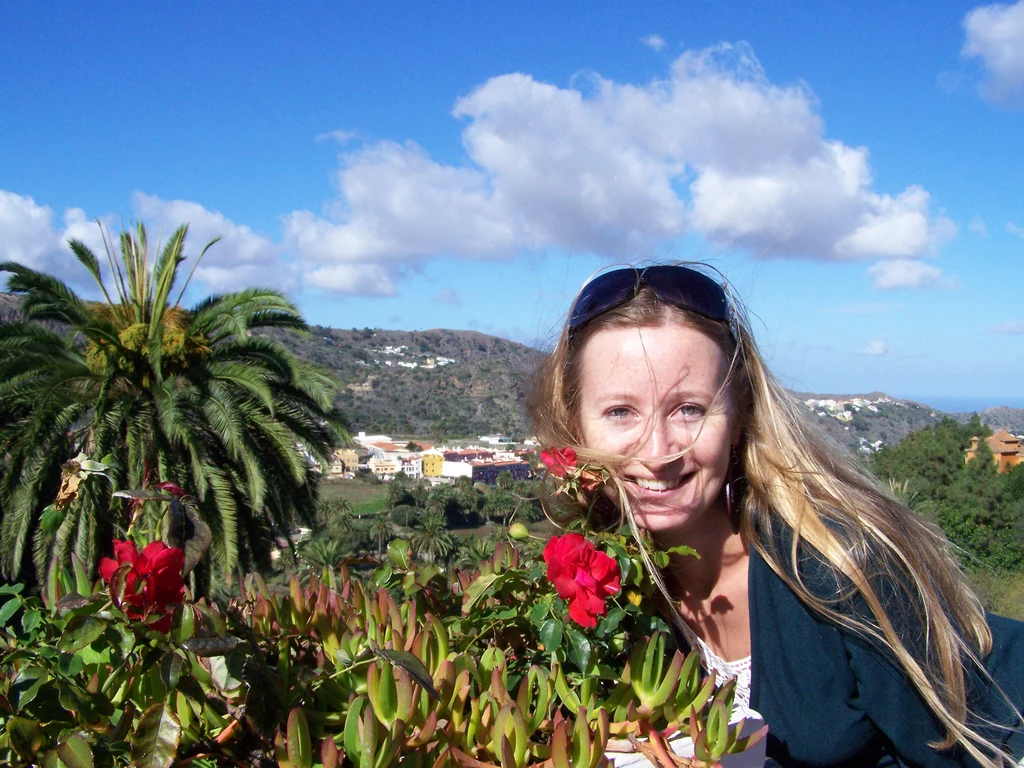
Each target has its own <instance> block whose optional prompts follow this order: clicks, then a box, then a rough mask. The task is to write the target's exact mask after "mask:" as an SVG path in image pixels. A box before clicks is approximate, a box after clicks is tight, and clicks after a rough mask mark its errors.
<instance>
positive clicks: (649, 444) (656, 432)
mask: <svg viewBox="0 0 1024 768" xmlns="http://www.w3.org/2000/svg"><path fill="white" fill-rule="evenodd" d="M675 442H678V440H677V438H676V436H674V435H673V434H672V433H671V430H670V429H669V425H668V423H667V422H666V420H665V419H664V418H662V417H655V418H654V419H652V420H651V423H650V425H649V426H648V428H647V436H646V440H644V443H643V445H642V446H641V450H640V455H641V456H642V457H643V458H648V459H659V458H661V457H662V456H668V455H669V454H672V453H677V452H678V451H680V450H681V449H682V446H679V445H675V444H674V443H675Z"/></svg>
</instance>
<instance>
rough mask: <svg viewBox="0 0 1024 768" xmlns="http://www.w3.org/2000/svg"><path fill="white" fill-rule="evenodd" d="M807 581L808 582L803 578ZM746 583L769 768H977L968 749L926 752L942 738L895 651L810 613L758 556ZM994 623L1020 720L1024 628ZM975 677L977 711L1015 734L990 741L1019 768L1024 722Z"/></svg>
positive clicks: (996, 669)
mask: <svg viewBox="0 0 1024 768" xmlns="http://www.w3.org/2000/svg"><path fill="white" fill-rule="evenodd" d="M802 562H803V561H802ZM801 568H802V566H801ZM801 575H802V576H805V577H806V576H807V575H806V574H804V573H803V571H802V570H801ZM811 578H814V576H813V574H812V576H811ZM748 579H749V590H750V634H751V657H752V658H751V667H752V678H751V698H750V706H751V708H752V709H754V710H756V711H758V712H760V713H761V715H762V716H763V717H764V719H765V722H767V723H768V726H769V735H768V740H769V741H768V757H769V764H772V763H771V760H775V761H777V763H778V764H781V765H784V766H791V765H792V766H802V765H849V766H855V765H856V766H861V765H878V766H880V765H921V766H935V767H936V768H946V767H947V766H963V765H972V764H974V762H973V761H972V760H971V759H970V758H969V757H968V756H967V755H966V754H965V753H964V752H963V750H962V749H960V748H954V749H951V750H946V751H943V752H938V751H936V750H935V749H933V748H931V747H929V746H928V743H929V742H933V741H940V740H941V739H942V730H941V728H940V727H939V725H938V723H937V721H936V720H935V718H934V717H933V716H932V714H931V713H930V711H929V709H928V708H927V706H926V705H925V704H924V702H923V700H922V699H921V698H920V697H919V695H918V694H917V692H916V691H915V690H914V687H913V685H912V684H911V683H910V681H909V680H908V679H907V678H906V676H905V675H904V674H903V672H902V671H901V669H900V668H899V666H898V664H897V663H896V660H895V657H893V656H892V655H891V653H890V652H888V651H886V650H885V649H882V648H880V647H879V646H878V645H877V643H874V642H871V641H869V640H866V639H864V638H860V637H858V636H856V635H854V634H853V633H851V632H850V631H847V630H841V629H839V628H838V627H837V626H836V625H835V624H832V623H830V622H828V621H827V620H825V619H824V618H822V617H821V616H820V615H818V614H817V613H816V612H814V611H813V609H811V608H809V607H807V606H805V605H804V604H803V603H802V602H801V601H800V600H799V599H798V598H797V596H796V594H794V592H793V591H792V590H791V589H790V588H789V587H788V586H787V584H786V583H785V582H784V581H783V580H782V579H781V578H780V577H779V576H778V575H777V574H776V573H775V572H774V571H773V570H772V569H771V567H770V566H769V565H768V564H767V563H766V562H765V561H764V559H763V558H762V557H761V556H760V555H759V554H758V553H757V552H756V551H755V550H754V548H751V552H750V567H749V575H748ZM805 583H807V582H806V581H805ZM815 592H817V590H815ZM988 618H989V625H990V626H991V628H992V634H993V639H994V648H993V650H992V653H991V654H990V655H989V656H988V658H987V659H985V666H986V668H987V669H988V671H989V673H990V674H991V675H992V678H993V679H994V680H995V681H996V682H997V683H998V684H999V686H1000V687H1001V688H1002V690H1003V692H1004V693H1005V694H1006V696H1008V697H1009V698H1010V700H1011V701H1012V702H1014V707H1015V709H1016V711H1017V713H1020V712H1021V711H1022V710H1024V624H1022V623H1020V622H1016V621H1012V620H1010V619H1006V618H1003V617H1000V616H992V615H990V616H989V617H988ZM968 677H969V679H968V683H969V686H970V690H971V710H972V712H974V713H975V714H976V715H978V716H980V717H983V718H986V719H988V720H994V721H995V722H998V723H1004V724H1008V725H1010V729H997V730H989V731H986V734H987V735H988V736H989V737H991V738H993V739H994V741H996V742H997V743H1001V744H1005V745H1006V746H1007V747H1008V748H1009V750H1010V751H1011V752H1012V754H1013V755H1014V756H1015V759H1017V760H1020V758H1021V756H1022V755H1024V730H1022V729H1021V727H1020V720H1019V714H1016V713H1014V712H1012V711H1011V709H1010V705H1008V704H1007V703H1006V702H1005V700H1004V699H1002V698H1001V697H1000V696H999V695H998V694H997V693H996V691H995V689H994V688H993V686H991V685H989V684H986V683H985V682H983V680H982V679H981V676H980V674H978V673H977V671H975V672H974V673H973V674H969V675H968Z"/></svg>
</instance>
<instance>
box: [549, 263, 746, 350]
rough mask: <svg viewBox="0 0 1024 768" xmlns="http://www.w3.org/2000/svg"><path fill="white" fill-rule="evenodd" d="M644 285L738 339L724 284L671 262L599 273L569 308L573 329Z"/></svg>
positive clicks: (668, 302)
mask: <svg viewBox="0 0 1024 768" xmlns="http://www.w3.org/2000/svg"><path fill="white" fill-rule="evenodd" d="M644 286H647V287H648V288H650V289H651V290H652V291H653V292H654V295H655V296H657V297H658V298H659V299H660V300H661V301H663V302H665V303H666V304H671V305H672V306H674V307H678V308H679V309H685V310H687V311H689V312H696V313H697V314H698V315H703V316H704V317H706V318H708V319H709V320H719V321H721V322H724V323H726V324H727V325H728V326H729V333H730V335H732V337H733V341H735V340H736V332H735V331H734V329H733V327H732V317H731V315H730V312H729V301H728V299H726V296H725V291H724V290H723V289H722V286H721V285H719V284H718V283H716V282H715V281H714V280H713V279H711V278H710V277H708V276H707V275H705V274H704V273H702V272H698V271H697V270H695V269H690V268H689V267H677V266H671V265H667V264H662V265H657V266H653V267H639V268H638V267H626V268H625V269H616V270H614V271H612V272H605V273H604V274H602V275H598V276H597V277H595V278H594V279H593V280H591V281H590V282H589V283H587V284H586V285H585V286H583V290H581V291H580V293H579V296H577V297H576V301H575V302H573V305H572V310H571V311H570V312H569V333H570V334H571V333H572V332H573V331H575V330H576V329H578V328H580V327H581V326H584V325H586V324H587V323H589V322H590V321H591V320H593V319H594V318H595V317H598V316H600V315H603V314H604V313H605V312H608V311H609V310H612V309H615V308H616V307H619V306H621V305H623V304H625V303H626V302H627V301H629V300H630V299H632V298H633V297H634V296H636V295H637V293H638V292H639V291H640V289H641V288H642V287H644Z"/></svg>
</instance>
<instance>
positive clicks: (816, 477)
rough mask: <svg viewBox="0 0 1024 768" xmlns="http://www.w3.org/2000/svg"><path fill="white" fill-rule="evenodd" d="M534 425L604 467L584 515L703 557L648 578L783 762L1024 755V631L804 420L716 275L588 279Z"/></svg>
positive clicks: (547, 373)
mask: <svg viewBox="0 0 1024 768" xmlns="http://www.w3.org/2000/svg"><path fill="white" fill-rule="evenodd" d="M531 410H532V415H533V418H534V422H535V426H536V429H537V433H538V436H539V437H540V438H541V439H542V440H543V441H544V443H545V444H547V445H552V446H560V447H562V450H563V451H570V450H572V451H575V453H576V454H578V456H579V459H580V461H581V462H586V463H587V464H588V465H591V466H594V465H599V466H603V467H604V468H605V469H606V470H607V473H608V475H609V482H608V483H607V484H605V485H604V488H603V490H602V491H599V492H595V493H589V494H588V493H586V491H585V489H584V490H583V491H581V493H580V494H579V497H578V499H579V501H580V502H581V503H580V507H581V509H580V512H581V514H585V515H587V516H588V517H589V519H591V520H594V519H600V520H605V521H608V520H609V515H607V514H604V513H603V512H602V510H607V509H608V508H609V507H612V508H614V510H616V511H617V513H618V515H619V519H618V524H623V523H624V524H628V525H629V527H630V528H631V529H632V530H633V532H634V534H635V535H636V537H637V540H638V541H639V542H640V545H641V548H643V547H644V546H645V544H644V542H645V541H646V540H648V539H650V540H652V541H653V543H654V546H656V547H658V548H660V549H663V550H671V549H672V548H673V547H676V546H678V545H687V546H689V547H692V548H694V549H695V550H696V551H697V552H698V553H699V554H700V559H698V560H696V561H694V560H685V561H684V560H682V559H681V558H676V557H675V556H672V558H671V559H669V561H668V562H669V565H668V566H667V567H666V568H662V569H659V568H655V567H654V566H653V560H652V558H651V557H649V556H648V557H647V558H646V562H647V566H648V568H649V570H650V571H651V575H652V577H653V578H654V580H655V582H656V583H657V584H658V586H659V588H660V589H661V591H662V593H663V596H664V597H665V606H666V607H665V610H666V613H667V614H668V618H669V619H671V620H672V621H673V622H674V624H675V625H676V627H677V628H678V630H679V636H680V640H681V641H682V642H683V643H685V644H688V645H691V646H693V647H696V648H698V649H699V650H700V652H701V655H702V658H703V660H704V663H705V666H706V667H708V668H709V669H714V670H716V671H718V672H720V673H725V674H727V675H735V676H736V677H737V679H738V686H737V700H738V701H739V702H740V703H741V704H742V705H743V706H744V707H747V708H749V709H751V710H754V711H755V712H758V713H760V714H761V715H762V716H763V717H764V719H765V721H766V722H767V724H768V726H769V729H770V730H769V737H768V744H767V755H768V758H769V761H770V762H772V761H774V762H776V763H779V764H784V765H785V764H800V765H806V764H810V765H836V764H856V765H866V764H870V765H880V764H886V765H891V764H897V765H906V764H915V765H931V766H946V765H972V764H977V763H981V764H983V765H988V766H996V765H1002V764H1005V762H1006V761H1008V760H1009V761H1014V762H1015V761H1017V760H1020V759H1021V757H1022V755H1024V721H1022V716H1021V707H1022V703H1024V625H1021V624H1018V623H1015V622H1011V621H1009V620H1007V619H1003V618H1001V617H997V616H988V615H986V614H984V612H983V611H982V609H981V607H980V603H979V601H978V599H977V597H976V596H975V595H974V593H973V592H972V591H971V589H970V587H969V586H968V584H967V582H966V580H965V579H964V577H963V574H962V573H961V571H960V569H959V567H958V565H957V561H956V558H955V557H954V556H953V553H952V552H951V550H950V547H949V544H948V543H947V542H946V541H945V539H944V538H943V537H942V534H941V533H940V532H938V531H937V530H935V529H934V528H932V527H931V526H930V525H929V524H928V523H926V522H925V521H924V520H923V519H922V518H920V517H919V516H917V515H915V514H914V513H912V512H911V511H910V510H909V509H907V508H906V507H905V506H904V505H902V504H901V503H900V502H899V501H897V500H896V499H894V498H893V497H892V495H891V494H890V493H889V492H888V491H886V490H885V489H883V488H881V487H880V486H879V485H878V483H877V482H876V481H875V480H874V479H873V478H872V477H870V476H869V475H867V474H866V473H865V472H864V471H862V470H861V469H860V467H859V466H858V465H857V464H856V463H855V462H854V461H853V460H852V459H850V458H848V457H847V456H845V455H844V454H842V453H840V452H839V451H838V449H836V448H835V447H834V446H832V445H831V444H829V443H828V442H827V441H826V440H825V439H824V438H823V437H822V436H820V435H819V434H818V433H817V432H816V431H815V430H814V428H812V427H810V426H809V425H808V424H807V423H805V421H804V418H803V416H802V412H801V411H800V410H799V409H798V408H796V407H794V403H793V402H792V401H791V399H790V397H789V396H788V395H787V393H786V392H785V390H784V389H783V388H782V387H781V386H780V385H779V384H778V382H776V381H775V379H774V377H773V376H772V375H771V374H770V372H769V371H768V370H767V369H766V368H765V366H764V364H763V362H762V360H761V357H760V354H759V353H758V350H757V347H756V345H755V343H754V340H753V338H752V336H751V334H750V332H749V330H748V328H747V326H746V324H745V322H743V319H742V317H741V316H740V313H739V312H738V311H737V309H736V308H735V306H730V302H729V300H728V299H727V296H726V293H725V291H724V290H723V288H722V287H721V286H720V285H718V284H717V283H716V282H715V281H714V280H713V279H712V278H710V277H709V276H708V275H707V274H705V273H703V272H701V271H698V270H696V269H692V268H690V267H685V266H667V265H659V266H653V267H643V268H640V267H638V268H627V269H619V270H614V271H611V272H606V273H603V274H601V275H599V276H598V277H596V278H594V279H593V280H592V281H590V282H589V283H588V284H587V285H586V286H585V287H584V288H583V290H582V291H581V292H580V294H579V296H578V297H577V299H576V301H575V302H574V304H573V308H572V309H571V311H570V314H569V320H568V322H567V324H566V327H565V329H564V330H563V332H562V334H561V337H560V339H559V341H558V344H557V346H556V348H555V350H554V352H553V353H552V355H551V356H550V357H549V359H548V360H547V362H546V364H545V367H544V368H543V369H542V371H541V372H540V375H539V378H538V381H537V385H536V387H535V391H534V394H533V398H532V402H531ZM609 502H610V503H609ZM611 524H613V525H614V524H615V522H614V520H611Z"/></svg>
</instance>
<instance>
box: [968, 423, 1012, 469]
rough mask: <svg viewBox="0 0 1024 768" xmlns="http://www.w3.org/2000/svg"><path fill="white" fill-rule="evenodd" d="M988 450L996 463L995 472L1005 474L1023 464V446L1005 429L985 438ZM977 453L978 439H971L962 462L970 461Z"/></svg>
mask: <svg viewBox="0 0 1024 768" xmlns="http://www.w3.org/2000/svg"><path fill="white" fill-rule="evenodd" d="M985 442H986V443H987V444H988V447H989V450H991V451H992V460H993V461H994V462H995V463H996V471H998V472H1006V471H1008V470H1009V469H1011V468H1012V467H1015V466H1017V465H1018V464H1024V446H1022V445H1021V444H1020V438H1017V437H1014V436H1013V435H1011V434H1010V433H1009V432H1007V431H1006V430H1005V429H1000V430H999V431H998V432H996V433H995V434H994V435H992V437H989V438H986V439H985ZM977 451H978V438H977V437H972V438H971V447H970V448H968V449H967V457H966V458H965V459H964V461H970V460H971V459H973V458H974V456H975V455H976V454H977Z"/></svg>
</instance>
